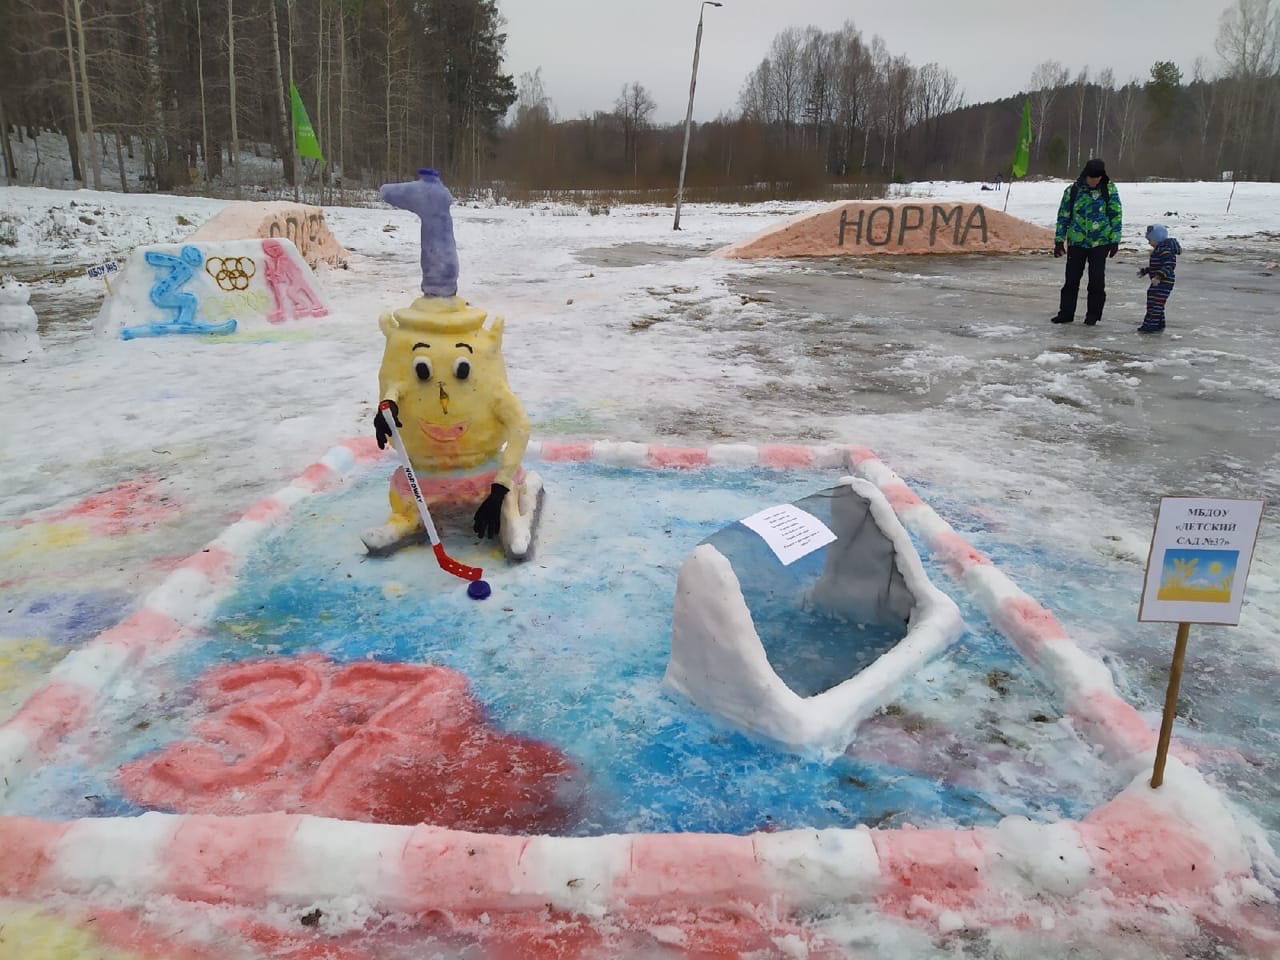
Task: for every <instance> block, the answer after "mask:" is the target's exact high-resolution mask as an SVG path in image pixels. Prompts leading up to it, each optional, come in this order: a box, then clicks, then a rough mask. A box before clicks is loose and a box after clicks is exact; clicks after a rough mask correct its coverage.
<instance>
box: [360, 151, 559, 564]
mask: <svg viewBox="0 0 1280 960" xmlns="http://www.w3.org/2000/svg"><path fill="white" fill-rule="evenodd" d="M382 196H383V198H384V199H386V200H387V201H388V202H390V203H392V204H393V205H395V206H398V207H403V208H405V209H410V210H413V211H414V212H415V213H417V214H418V215H419V216H420V217H421V218H422V266H423V281H422V291H423V296H421V297H419V298H418V299H417V300H415V301H414V302H413V304H412V305H411V306H409V307H406V308H403V309H400V310H396V311H394V312H393V313H387V314H383V315H382V317H381V318H380V319H379V321H378V324H379V326H380V327H381V328H382V333H383V335H384V336H385V337H386V338H387V342H386V347H385V350H384V351H383V355H382V366H381V369H380V370H379V371H378V389H379V397H380V399H381V400H383V401H387V402H389V403H390V409H391V413H392V415H393V416H394V418H395V421H396V425H397V426H398V427H399V428H401V429H400V436H401V438H402V439H403V441H404V446H405V451H406V452H407V453H408V456H409V462H410V463H411V464H413V469H414V473H415V474H417V475H418V481H419V485H420V486H421V488H422V492H423V494H424V496H425V497H426V499H427V502H428V504H433V505H434V504H439V503H465V502H477V501H478V502H479V508H478V509H477V510H476V514H475V520H474V523H473V528H474V530H475V532H476V534H477V535H478V536H480V537H493V536H495V535H497V536H498V538H499V540H500V542H501V543H502V546H503V549H504V551H505V552H506V554H507V556H508V557H509V558H511V559H514V560H523V559H525V558H527V557H528V555H529V552H530V548H531V546H532V536H533V529H534V524H535V522H536V520H537V515H538V510H539V507H540V505H541V495H542V481H541V479H540V478H539V477H538V475H537V474H536V473H533V472H531V471H530V472H528V473H525V472H524V471H523V470H522V469H521V467H520V460H521V458H522V457H523V456H524V453H525V450H526V448H527V447H528V445H529V419H528V417H527V416H526V415H525V412H524V407H523V406H521V404H520V401H519V399H517V398H516V395H515V394H514V393H512V391H511V387H510V385H509V384H508V383H507V371H506V365H505V364H504V362H503V358H502V331H503V320H502V318H501V317H498V318H495V319H494V321H493V322H492V323H491V324H489V326H488V327H486V326H485V325H484V323H485V319H486V317H487V314H486V313H485V311H483V310H480V309H478V308H476V307H473V306H470V305H469V304H468V303H467V302H466V301H465V300H463V299H462V298H461V297H459V296H457V295H456V290H457V253H456V248H455V246H454V241H453V223H452V218H451V217H450V215H449V211H448V204H449V203H450V202H451V198H450V197H449V193H448V190H446V189H445V187H444V185H443V184H442V183H441V182H440V179H439V176H438V175H437V174H436V172H435V171H434V170H422V171H419V179H418V180H417V181H413V182H410V183H407V184H386V185H384V186H383V187H382ZM374 424H375V432H376V436H377V439H378V446H380V447H382V446H385V444H386V442H387V439H388V435H389V431H388V429H387V427H386V425H385V424H384V423H383V420H382V418H381V417H380V416H378V415H377V414H376V413H375V416H374ZM512 491H514V492H512ZM508 493H511V495H510V496H508ZM390 501H391V516H390V517H389V518H388V519H387V522H386V523H385V524H383V525H382V526H381V527H374V528H373V529H371V530H368V531H366V532H365V533H364V535H363V536H362V539H363V540H364V543H365V546H366V547H367V548H368V550H369V552H370V553H371V554H374V555H382V554H387V553H391V552H393V551H394V550H396V549H398V548H400V547H401V546H404V545H405V544H407V543H411V542H418V541H420V540H422V539H424V538H425V533H424V531H423V528H422V520H421V519H420V517H419V514H418V509H417V505H416V503H415V502H414V499H413V493H412V491H411V490H410V488H409V483H408V478H407V477H406V476H405V473H404V469H403V468H400V469H397V470H396V472H395V474H394V475H393V476H392V480H391V491H390Z"/></svg>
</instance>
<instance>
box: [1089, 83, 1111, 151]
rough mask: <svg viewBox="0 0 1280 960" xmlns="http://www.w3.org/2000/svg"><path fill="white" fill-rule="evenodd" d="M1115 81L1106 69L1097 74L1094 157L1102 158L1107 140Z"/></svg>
mask: <svg viewBox="0 0 1280 960" xmlns="http://www.w3.org/2000/svg"><path fill="white" fill-rule="evenodd" d="M1115 85H1116V80H1115V74H1114V73H1113V72H1112V71H1111V68H1110V67H1107V68H1106V69H1105V70H1103V71H1102V72H1101V73H1099V74H1098V83H1097V85H1096V86H1097V89H1096V91H1095V96H1094V104H1093V106H1094V123H1095V126H1094V132H1093V135H1094V139H1093V155H1094V156H1095V157H1100V156H1102V152H1103V149H1104V148H1105V146H1106V139H1107V119H1108V117H1109V116H1110V114H1109V112H1108V108H1109V106H1110V100H1111V95H1112V93H1113V92H1114V90H1115Z"/></svg>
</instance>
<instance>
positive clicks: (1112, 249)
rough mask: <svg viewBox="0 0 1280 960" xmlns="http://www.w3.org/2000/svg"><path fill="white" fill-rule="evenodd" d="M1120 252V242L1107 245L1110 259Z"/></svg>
mask: <svg viewBox="0 0 1280 960" xmlns="http://www.w3.org/2000/svg"><path fill="white" fill-rule="evenodd" d="M1119 252H1120V244H1118V243H1113V244H1111V246H1109V247H1107V259H1108V260H1110V259H1111V258H1112V257H1114V256H1115V255H1116V254H1117V253H1119Z"/></svg>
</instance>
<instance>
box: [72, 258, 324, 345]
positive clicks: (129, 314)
mask: <svg viewBox="0 0 1280 960" xmlns="http://www.w3.org/2000/svg"><path fill="white" fill-rule="evenodd" d="M113 290H114V292H113V293H112V294H110V295H109V296H108V297H107V299H106V301H105V302H104V303H103V305H102V309H101V310H100V311H99V312H98V317H97V319H96V320H95V321H94V325H93V329H94V332H95V333H97V334H99V335H101V336H109V337H120V338H122V339H124V340H132V339H135V338H138V337H157V336H166V335H174V334H197V335H198V334H233V333H243V332H245V331H252V330H262V329H269V328H271V327H273V326H276V325H278V324H285V323H294V322H306V321H308V320H312V319H314V318H316V317H323V316H326V315H327V314H328V313H329V305H328V303H327V302H326V301H325V298H324V296H323V294H322V293H321V291H320V287H319V284H318V283H317V282H316V278H315V275H314V274H313V273H312V272H311V269H310V268H309V267H308V266H307V264H306V261H305V260H303V259H302V257H301V255H300V254H299V253H298V249H297V247H295V246H294V245H293V243H292V242H291V241H289V240H286V239H281V238H274V237H273V238H268V239H266V240H224V241H212V242H200V243H193V242H191V241H187V242H186V243H167V244H155V245H152V246H147V247H139V248H138V249H136V250H135V251H134V252H133V254H132V255H131V256H130V257H129V260H128V262H127V263H126V264H125V267H124V269H123V270H122V271H121V272H120V277H119V279H118V280H117V281H116V283H115V284H113Z"/></svg>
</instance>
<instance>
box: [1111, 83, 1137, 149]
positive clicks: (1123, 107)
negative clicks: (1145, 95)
mask: <svg viewBox="0 0 1280 960" xmlns="http://www.w3.org/2000/svg"><path fill="white" fill-rule="evenodd" d="M1142 89H1143V88H1142V80H1141V79H1140V78H1138V77H1131V78H1130V80H1129V82H1128V83H1126V84H1125V85H1124V86H1123V87H1121V88H1120V90H1119V91H1118V92H1117V93H1116V107H1117V117H1116V127H1117V132H1118V133H1119V144H1118V146H1117V150H1116V159H1117V160H1118V161H1123V160H1124V157H1125V153H1126V152H1127V151H1128V150H1129V148H1130V147H1132V146H1133V142H1134V140H1135V139H1136V137H1137V131H1138V128H1139V116H1140V113H1141V107H1142V96H1141V94H1142Z"/></svg>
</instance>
